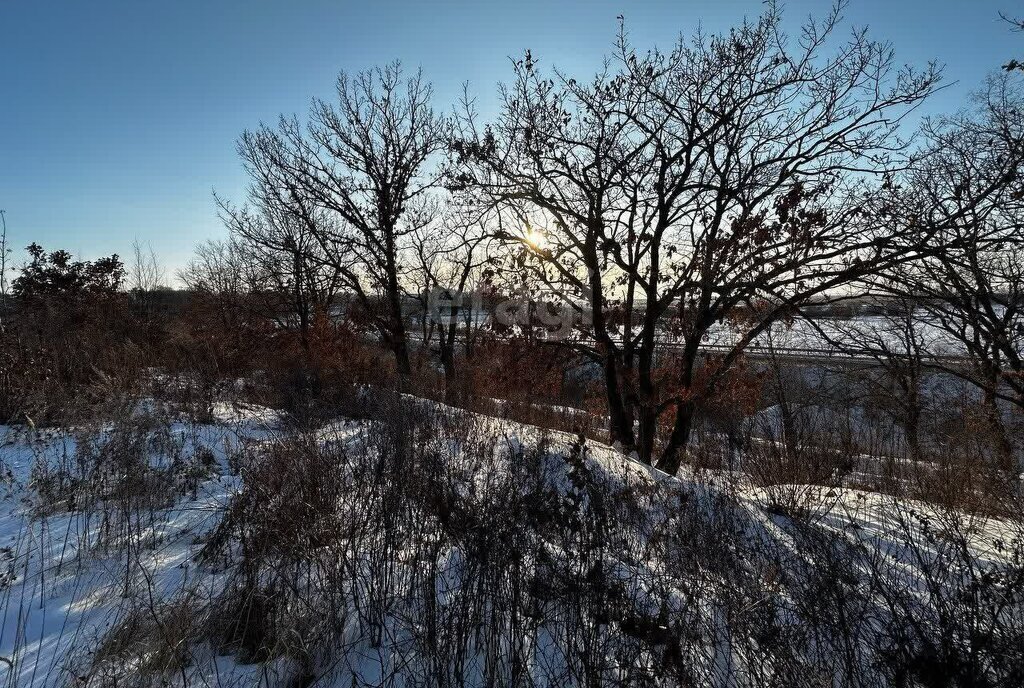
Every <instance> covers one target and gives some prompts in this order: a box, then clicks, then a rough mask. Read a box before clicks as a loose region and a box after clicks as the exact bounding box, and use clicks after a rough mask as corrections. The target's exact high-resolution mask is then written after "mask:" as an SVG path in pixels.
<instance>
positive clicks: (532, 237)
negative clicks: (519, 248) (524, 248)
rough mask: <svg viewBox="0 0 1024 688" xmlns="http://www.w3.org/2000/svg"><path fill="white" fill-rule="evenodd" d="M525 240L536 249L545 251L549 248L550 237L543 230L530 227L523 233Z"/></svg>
mask: <svg viewBox="0 0 1024 688" xmlns="http://www.w3.org/2000/svg"><path fill="white" fill-rule="evenodd" d="M523 241H525V242H526V244H527V245H528V246H529V247H530V248H532V249H533V250H534V251H543V250H544V249H545V248H547V245H548V238H547V237H546V236H544V233H543V232H540V231H538V230H536V229H533V228H530V229H527V230H526V231H525V232H524V233H523Z"/></svg>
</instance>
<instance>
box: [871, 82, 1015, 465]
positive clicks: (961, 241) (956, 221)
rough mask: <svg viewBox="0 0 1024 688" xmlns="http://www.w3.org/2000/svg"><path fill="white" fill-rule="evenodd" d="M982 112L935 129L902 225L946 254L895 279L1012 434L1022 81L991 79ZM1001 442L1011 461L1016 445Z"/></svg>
mask: <svg viewBox="0 0 1024 688" xmlns="http://www.w3.org/2000/svg"><path fill="white" fill-rule="evenodd" d="M979 110H980V111H979V112H976V113H969V114H964V115H959V116H956V117H949V118H944V119H941V120H938V121H934V122H930V123H928V125H927V127H926V131H927V133H928V136H929V141H930V145H929V148H928V151H927V155H925V156H923V158H922V160H921V162H920V164H919V165H917V166H916V167H915V169H914V171H913V173H912V175H910V177H909V181H908V184H907V188H906V190H905V192H904V193H903V194H902V198H901V203H900V205H899V207H900V208H901V213H900V215H899V216H894V218H893V219H895V220H897V221H900V222H905V223H907V224H908V225H910V226H911V227H913V228H919V229H921V231H925V232H928V233H929V234H930V235H932V236H933V238H934V240H935V242H936V243H937V244H938V245H941V246H943V247H944V248H943V250H941V251H935V252H932V253H930V254H929V255H927V256H926V258H925V259H924V260H921V261H919V262H915V263H913V264H908V265H906V266H904V267H903V269H901V270H899V271H898V272H897V274H896V276H895V277H894V278H893V279H892V280H890V281H891V282H893V283H897V284H900V285H903V287H904V289H909V290H911V292H912V293H914V294H916V295H918V297H919V299H918V300H919V304H920V307H921V309H922V310H923V311H924V312H925V313H926V324H927V325H928V326H930V327H935V328H938V329H939V331H941V332H942V333H943V334H944V335H945V337H944V339H945V341H946V343H947V344H946V347H945V349H944V350H942V351H936V352H934V353H936V354H940V355H941V354H946V355H947V356H948V355H954V356H966V357H967V359H968V360H969V361H970V362H971V365H970V366H969V367H968V368H966V369H965V368H964V367H963V366H961V365H951V364H942V360H943V359H942V358H941V356H939V357H938V359H937V361H938V363H939V364H940V367H942V368H943V369H945V370H946V371H947V372H949V373H951V374H954V375H958V376H960V377H964V378H966V379H968V380H970V381H971V382H973V383H974V384H976V385H977V386H978V387H979V388H980V389H981V390H982V391H983V394H984V404H985V407H986V408H987V409H988V412H989V416H990V420H991V423H992V429H993V432H995V433H996V434H997V436H1002V423H1001V421H1000V418H999V416H1000V413H999V410H998V407H997V401H998V400H1004V401H1008V402H1011V403H1013V404H1015V405H1016V406H1017V407H1018V408H1024V358H1022V357H1024V310H1022V309H1024V233H1022V232H1024V184H1022V182H1021V179H1020V172H1021V167H1022V165H1024V102H1022V100H1021V95H1020V91H1019V82H1018V81H1017V79H1016V78H1015V77H1013V76H1010V75H1001V76H1000V77H998V78H995V79H993V80H992V81H990V82H989V84H988V87H987V89H986V91H985V92H984V94H983V95H982V96H980V108H979ZM930 228H939V229H938V231H937V232H934V231H931V229H930ZM999 444H1000V445H1001V447H1002V449H1001V450H1000V453H1001V454H1002V456H1003V457H1004V460H1005V461H1009V456H1010V447H1009V442H1008V440H1006V439H1005V437H1004V438H1003V439H1002V440H1001V441H1000V442H999Z"/></svg>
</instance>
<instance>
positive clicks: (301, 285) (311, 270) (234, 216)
mask: <svg viewBox="0 0 1024 688" xmlns="http://www.w3.org/2000/svg"><path fill="white" fill-rule="evenodd" d="M254 200H260V199H254ZM263 200H264V201H265V202H264V203H263V204H262V206H261V207H258V208H256V209H254V208H250V207H242V208H238V207H235V206H233V205H232V204H231V203H230V202H228V201H225V200H224V199H221V198H218V199H217V203H218V206H219V207H220V211H221V219H222V220H223V221H224V224H225V226H227V228H228V230H229V231H230V233H231V237H232V239H233V240H234V242H235V243H236V245H237V247H238V250H239V251H240V253H241V254H242V257H243V259H244V260H245V261H246V262H247V263H248V265H249V269H250V270H251V271H255V272H256V273H258V274H259V275H260V276H261V278H260V279H259V280H257V282H258V284H259V288H261V289H265V290H266V294H265V297H266V298H265V303H266V310H267V316H268V317H270V318H273V319H274V320H275V321H276V322H277V323H278V325H280V326H281V327H285V328H292V327H297V329H298V332H299V341H300V344H301V346H302V349H303V351H304V352H305V353H306V355H307V356H308V355H309V353H310V347H311V334H310V333H311V329H312V327H313V324H314V321H315V319H316V318H318V317H323V318H326V317H329V316H330V311H331V308H332V306H333V305H334V303H335V299H336V297H337V295H338V291H339V290H340V289H341V283H342V279H341V276H340V273H339V270H338V269H337V268H336V267H335V266H334V265H333V264H332V262H331V261H330V260H329V259H328V257H327V256H326V255H325V254H324V252H323V247H322V246H321V244H320V242H319V241H318V240H317V239H316V237H315V236H314V234H313V232H312V231H310V224H309V223H307V222H306V221H305V219H304V218H303V217H296V216H295V215H294V214H293V213H292V212H290V210H289V209H288V208H287V207H281V206H279V205H275V204H274V203H273V199H263ZM317 222H318V223H320V225H325V224H326V222H327V220H326V219H324V218H322V217H321V218H318V220H317Z"/></svg>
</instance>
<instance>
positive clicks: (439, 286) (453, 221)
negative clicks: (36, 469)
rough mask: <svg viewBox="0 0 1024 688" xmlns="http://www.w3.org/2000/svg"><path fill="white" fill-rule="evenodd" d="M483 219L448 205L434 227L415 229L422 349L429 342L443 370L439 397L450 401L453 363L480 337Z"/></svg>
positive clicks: (485, 259)
mask: <svg viewBox="0 0 1024 688" xmlns="http://www.w3.org/2000/svg"><path fill="white" fill-rule="evenodd" d="M487 240H488V234H487V231H486V221H485V220H484V219H482V218H478V217H474V216H472V215H471V214H470V213H469V212H467V211H466V210H465V209H464V208H463V207H461V205H460V204H455V203H453V204H452V205H451V206H450V208H449V209H448V210H447V212H445V213H444V214H443V215H442V216H441V217H440V220H439V221H438V222H436V223H433V224H430V225H427V226H425V227H422V228H421V229H420V230H419V231H417V233H416V235H415V237H414V241H413V246H414V249H415V262H414V268H415V269H414V271H413V272H414V278H413V281H414V282H415V283H416V284H417V285H418V286H419V298H420V300H421V306H422V309H423V314H424V317H423V321H422V323H421V336H422V338H423V346H424V347H430V346H432V345H433V344H434V343H435V342H436V345H437V350H438V353H439V357H440V360H441V366H442V367H443V369H444V376H445V396H446V399H447V400H448V401H454V400H455V397H456V392H457V384H458V371H457V366H456V361H457V359H458V357H459V353H460V341H459V340H460V335H461V354H462V356H464V357H466V358H468V357H469V356H470V355H471V354H472V348H473V343H474V341H475V339H476V337H478V336H479V334H480V328H481V323H480V321H479V313H478V312H476V310H475V308H474V304H475V302H476V301H477V299H478V294H479V292H478V286H479V283H480V280H481V277H482V271H483V269H484V266H485V265H487V264H488V257H487V255H486V251H485V248H486V245H487V244H486V242H487Z"/></svg>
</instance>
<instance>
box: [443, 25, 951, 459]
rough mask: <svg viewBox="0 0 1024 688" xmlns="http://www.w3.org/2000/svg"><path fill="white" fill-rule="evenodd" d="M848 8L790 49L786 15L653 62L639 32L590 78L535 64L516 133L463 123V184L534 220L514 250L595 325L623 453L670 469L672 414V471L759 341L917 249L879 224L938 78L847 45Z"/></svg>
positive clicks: (520, 101)
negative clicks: (891, 179) (668, 363)
mask: <svg viewBox="0 0 1024 688" xmlns="http://www.w3.org/2000/svg"><path fill="white" fill-rule="evenodd" d="M840 9H841V7H836V8H835V9H834V10H833V11H832V13H831V14H829V15H828V16H826V17H825V18H824V19H823V20H821V21H813V20H812V21H809V23H807V24H806V25H805V26H804V27H803V29H802V30H801V32H800V33H799V34H798V35H797V36H796V37H793V38H790V37H787V36H786V35H785V34H784V32H783V30H782V26H781V23H782V17H781V14H780V12H779V10H778V9H777V8H776V7H775V6H774V5H769V7H768V9H767V10H766V12H765V14H764V16H762V17H761V18H760V19H758V20H757V21H755V22H753V23H745V24H743V25H742V26H740V27H738V28H736V29H734V30H732V31H730V32H728V33H726V34H723V35H715V36H709V35H706V34H704V33H702V32H698V33H697V34H696V35H695V36H693V37H692V38H690V39H685V38H683V39H680V41H679V42H678V44H677V45H676V47H675V48H674V50H672V51H671V52H670V53H661V52H658V51H650V52H646V53H641V52H638V51H636V50H635V49H633V48H632V47H631V46H630V44H629V42H628V40H627V37H626V36H625V33H624V32H621V33H620V37H619V40H618V44H617V50H616V52H615V57H614V59H613V60H609V61H608V62H607V63H606V65H605V68H604V69H603V70H602V71H601V72H600V73H599V74H598V75H597V76H596V77H594V78H593V79H588V80H586V81H577V80H575V79H572V78H570V77H568V76H566V75H564V74H561V73H559V72H557V71H556V72H554V73H553V75H552V76H550V77H549V76H547V75H546V74H545V75H542V74H541V71H540V70H539V68H538V66H537V64H536V62H535V61H534V59H533V57H532V56H531V55H530V54H527V55H526V58H525V59H524V60H522V61H520V62H518V63H517V64H516V79H515V81H514V83H513V84H512V86H510V87H508V88H505V89H504V90H503V91H502V110H501V114H500V115H499V117H498V119H497V121H496V122H494V123H493V124H492V125H490V126H488V127H483V128H481V127H478V126H477V125H476V124H475V120H474V118H473V117H471V116H470V115H468V114H467V115H466V116H465V117H464V118H463V120H464V121H463V123H462V126H461V141H459V142H458V145H457V146H456V153H457V154H458V160H457V162H459V163H461V164H460V168H459V169H460V174H461V176H457V179H459V180H460V181H462V182H463V183H464V184H466V185H467V186H474V187H476V188H479V189H483V190H484V191H486V192H487V196H488V197H489V199H490V202H491V203H492V204H493V205H494V206H496V207H500V208H502V210H503V211H504V212H505V213H506V214H511V215H513V216H515V217H517V218H518V219H519V221H520V226H522V227H525V228H527V229H524V230H523V231H522V232H520V233H519V234H515V233H506V234H505V235H504V236H505V237H506V238H509V239H513V240H515V241H518V242H519V243H520V244H521V245H525V246H526V247H527V248H528V249H529V257H530V258H531V264H532V265H533V270H534V275H535V277H536V278H537V279H538V280H540V281H541V282H542V283H544V284H546V285H547V286H548V288H549V289H551V290H552V291H557V292H559V293H563V294H566V295H567V297H566V300H567V301H568V302H569V303H572V304H575V305H576V307H577V308H579V309H581V310H584V309H585V310H587V311H588V313H587V316H588V319H589V320H591V321H592V323H593V325H592V336H588V337H581V338H580V339H579V340H578V341H577V342H576V346H577V347H578V348H579V349H580V350H581V351H583V352H584V353H588V354H589V355H590V356H592V357H593V358H594V359H595V360H597V361H599V362H600V363H601V364H602V368H603V370H604V371H605V372H604V378H605V388H606V392H607V397H608V406H609V416H610V434H611V438H612V440H613V441H616V442H620V443H621V444H622V445H624V446H626V447H634V448H636V449H637V450H638V452H639V454H640V456H641V457H642V458H643V459H644V460H647V461H651V460H653V459H654V458H656V457H655V450H656V447H655V444H656V441H657V426H658V418H659V417H660V416H662V415H663V414H664V413H666V412H670V411H671V412H672V414H673V421H672V431H671V433H670V435H669V436H668V437H667V438H665V441H664V442H663V443H662V446H661V451H660V458H658V466H659V467H661V468H663V469H665V470H667V471H669V472H674V471H675V470H677V469H678V466H679V463H680V461H681V459H682V454H683V451H684V450H685V448H686V446H687V444H688V441H689V438H690V432H691V428H692V425H693V419H694V414H695V412H696V410H697V408H698V407H699V405H700V404H701V403H702V400H703V399H706V398H708V396H709V395H711V394H713V393H714V390H715V387H716V385H717V384H719V383H720V382H721V380H723V379H724V377H725V375H726V374H727V373H728V371H729V369H730V367H731V366H732V364H733V363H734V362H735V361H736V360H737V359H738V358H739V357H740V356H741V355H742V353H743V351H744V349H745V348H746V346H747V345H748V344H749V343H750V342H751V341H753V340H754V339H755V338H756V337H757V336H758V335H759V334H761V333H763V332H764V331H765V330H766V329H768V328H769V327H771V325H772V324H773V323H774V322H776V321H778V320H779V319H780V318H781V317H784V316H786V315H787V314H790V313H792V312H793V310H794V309H795V308H796V307H798V306H799V305H800V304H801V303H804V302H806V301H807V300H808V299H810V298H811V297H814V296H816V295H819V294H822V293H826V292H828V291H829V290H832V289H835V288H836V287H838V286H840V285H843V284H847V283H849V282H850V281H852V280H854V279H856V278H857V277H858V276H862V275H865V274H868V273H870V272H872V271H874V270H876V269H877V268H878V266H879V265H881V264H885V263H888V262H897V261H900V260H904V259H907V257H908V256H909V255H910V254H911V253H912V252H913V248H912V246H911V245H910V244H909V242H906V241H903V238H904V237H900V236H894V233H893V229H892V227H891V226H889V225H888V224H886V223H882V222H877V221H872V218H870V217H869V216H868V214H867V213H865V212H864V210H863V209H864V208H865V207H866V206H869V205H870V204H871V203H872V200H873V199H874V197H875V196H876V195H878V194H879V193H880V189H881V187H882V184H881V180H883V179H886V178H887V176H888V175H891V174H892V173H894V172H895V171H896V170H897V169H898V168H899V167H900V165H901V163H902V158H903V155H902V153H903V151H904V149H905V147H906V141H904V140H903V139H902V138H901V137H900V136H899V135H898V133H899V131H898V130H899V128H900V126H901V122H902V120H903V119H904V118H905V117H906V116H907V114H908V113H909V112H911V111H912V110H913V108H914V107H915V106H916V105H918V104H919V103H920V102H921V101H922V100H923V99H924V98H925V97H927V96H928V95H929V94H930V93H931V92H932V91H933V90H934V89H935V88H936V84H937V82H938V73H937V72H936V70H935V69H934V68H933V67H929V68H927V69H925V70H924V71H923V72H920V73H917V72H913V71H911V70H910V69H906V68H905V69H899V68H897V66H896V65H895V62H894V57H893V53H892V50H891V48H890V47H889V46H888V45H886V44H882V43H878V42H875V41H872V40H870V39H869V38H868V37H867V35H866V34H865V33H864V32H863V31H855V32H854V33H853V36H852V38H851V39H849V40H848V41H846V42H845V43H841V44H840V45H838V46H837V47H835V48H833V47H832V46H833V43H835V42H837V41H836V38H835V34H836V32H837V28H838V26H839V25H840ZM527 223H529V224H527ZM537 228H540V229H537ZM538 231H540V232H542V233H543V235H544V237H545V241H544V245H539V244H538V243H537V242H536V241H534V240H533V239H532V238H531V237H532V236H533V235H534V234H536V233H537V232H538ZM754 306H756V308H753V307H754ZM743 307H748V308H750V310H751V312H757V313H758V314H759V317H758V318H756V319H752V320H751V319H747V320H745V321H744V325H743V327H742V328H741V329H739V330H738V331H736V332H735V333H734V336H733V337H732V339H731V340H730V347H729V350H728V351H727V352H726V353H725V354H724V355H723V356H722V358H721V361H720V363H719V364H718V365H716V366H715V368H714V369H713V370H709V371H707V374H704V375H700V376H698V372H699V370H700V361H701V346H702V344H703V343H704V342H705V341H706V339H707V338H708V337H709V336H710V335H711V334H712V333H713V331H714V329H715V328H716V326H717V325H718V324H719V323H721V322H722V321H723V320H724V319H726V318H727V317H728V316H729V315H730V314H731V313H733V312H734V311H736V309H739V308H743ZM672 313H675V319H676V331H677V333H678V336H679V339H680V349H681V354H680V356H679V366H678V368H677V369H676V370H675V371H674V374H673V375H672V376H671V379H661V380H659V379H658V378H657V376H656V374H655V368H656V366H655V359H656V356H657V355H658V344H659V338H661V337H662V336H663V333H662V331H661V326H660V324H659V323H661V322H663V321H664V319H665V318H666V317H667V316H668V315H670V314H672ZM698 377H699V378H700V379H699V380H698ZM634 421H635V422H636V424H635V426H634ZM634 427H636V430H634Z"/></svg>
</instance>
